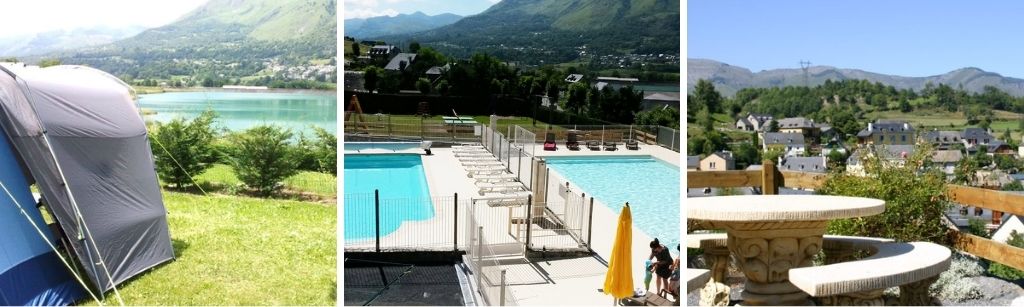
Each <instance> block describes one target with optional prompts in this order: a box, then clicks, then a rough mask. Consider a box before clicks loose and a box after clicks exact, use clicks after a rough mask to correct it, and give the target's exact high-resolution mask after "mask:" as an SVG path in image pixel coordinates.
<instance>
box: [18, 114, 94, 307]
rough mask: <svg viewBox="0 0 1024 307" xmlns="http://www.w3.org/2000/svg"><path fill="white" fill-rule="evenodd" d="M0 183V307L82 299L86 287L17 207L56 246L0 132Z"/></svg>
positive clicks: (69, 301) (70, 301) (68, 302)
mask: <svg viewBox="0 0 1024 307" xmlns="http://www.w3.org/2000/svg"><path fill="white" fill-rule="evenodd" d="M0 182H2V183H3V186H4V187H6V188H7V191H3V189H0V234H2V235H0V305H68V304H71V303H73V302H74V301H75V300H78V299H80V298H82V297H83V296H84V294H85V292H84V291H83V289H82V287H81V286H80V285H79V284H78V283H77V282H76V281H75V280H74V278H73V277H72V276H71V274H70V272H68V269H67V267H65V266H64V264H62V263H61V262H60V259H59V258H58V256H57V254H56V252H54V251H53V250H52V249H51V248H50V246H49V245H48V244H47V243H46V241H45V240H44V239H43V237H42V236H40V235H39V231H37V230H36V229H35V228H34V227H33V226H32V224H31V223H30V222H29V220H28V219H27V218H26V217H25V215H23V214H22V213H21V210H20V209H19V207H18V205H19V204H20V205H21V207H22V208H24V209H25V213H27V214H28V216H29V218H31V219H32V220H33V221H34V222H35V224H36V225H37V226H38V227H40V228H41V230H42V231H43V234H44V235H46V237H47V238H46V239H47V240H50V242H53V243H54V244H57V242H56V241H54V240H55V239H54V237H53V235H51V234H50V233H49V231H50V229H49V228H48V227H46V223H45V222H44V221H43V217H42V214H41V213H40V212H39V210H38V209H36V202H35V199H34V198H33V197H32V192H31V191H30V190H29V186H28V181H27V180H26V179H25V176H24V174H23V173H22V168H21V167H20V164H19V163H18V160H17V159H16V158H15V156H14V153H13V152H12V150H11V147H10V144H9V143H8V141H7V137H6V136H5V133H4V132H3V128H2V127H0ZM8 192H9V193H10V195H8ZM11 196H13V197H14V199H11ZM15 200H16V202H15Z"/></svg>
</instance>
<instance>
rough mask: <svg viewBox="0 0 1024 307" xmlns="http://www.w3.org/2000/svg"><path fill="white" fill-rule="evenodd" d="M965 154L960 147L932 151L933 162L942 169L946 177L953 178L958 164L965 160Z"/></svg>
mask: <svg viewBox="0 0 1024 307" xmlns="http://www.w3.org/2000/svg"><path fill="white" fill-rule="evenodd" d="M963 158H964V154H963V152H961V151H960V150H958V149H953V150H949V149H942V150H936V151H933V152H932V164H933V165H934V166H935V167H937V168H939V169H940V170H942V172H943V173H945V174H946V177H948V178H952V176H953V175H954V173H955V172H956V165H957V164H958V163H960V160H963Z"/></svg>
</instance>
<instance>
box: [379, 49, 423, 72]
mask: <svg viewBox="0 0 1024 307" xmlns="http://www.w3.org/2000/svg"><path fill="white" fill-rule="evenodd" d="M414 61H416V54H415V53H399V54H398V55H396V56H395V57H394V58H392V59H391V61H390V62H388V65H387V66H384V70H391V71H403V70H405V69H406V68H409V67H412V62H414Z"/></svg>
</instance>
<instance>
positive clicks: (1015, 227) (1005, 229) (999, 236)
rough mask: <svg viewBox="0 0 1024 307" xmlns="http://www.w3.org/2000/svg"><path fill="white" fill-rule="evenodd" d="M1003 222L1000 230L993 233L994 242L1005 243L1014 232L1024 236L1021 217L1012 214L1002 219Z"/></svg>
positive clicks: (997, 229)
mask: <svg viewBox="0 0 1024 307" xmlns="http://www.w3.org/2000/svg"><path fill="white" fill-rule="evenodd" d="M1001 222H1002V223H1000V224H999V228H996V230H995V231H994V232H992V241H996V242H1001V243H1005V242H1006V240H1009V239H1010V234H1011V233H1013V232H1016V233H1018V234H1022V235H1024V223H1022V222H1021V219H1020V216H1017V215H1013V214H1011V215H1009V216H1006V217H1004V218H1002V221H1001Z"/></svg>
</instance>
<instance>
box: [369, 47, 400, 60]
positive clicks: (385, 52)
mask: <svg viewBox="0 0 1024 307" xmlns="http://www.w3.org/2000/svg"><path fill="white" fill-rule="evenodd" d="M399 52H402V50H401V49H398V47H395V46H392V45H374V46H373V47H370V53H369V54H370V59H373V60H381V61H388V60H391V58H392V57H394V56H395V55H396V54H398V53H399Z"/></svg>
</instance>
